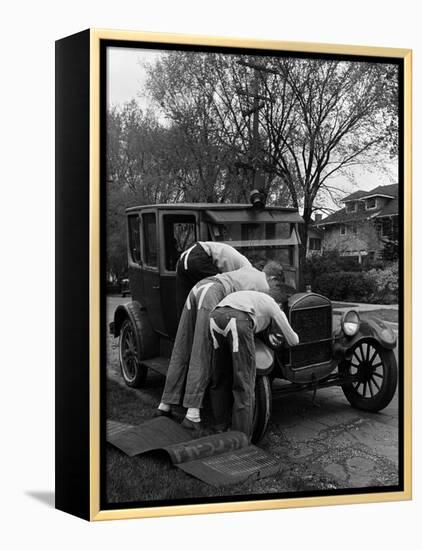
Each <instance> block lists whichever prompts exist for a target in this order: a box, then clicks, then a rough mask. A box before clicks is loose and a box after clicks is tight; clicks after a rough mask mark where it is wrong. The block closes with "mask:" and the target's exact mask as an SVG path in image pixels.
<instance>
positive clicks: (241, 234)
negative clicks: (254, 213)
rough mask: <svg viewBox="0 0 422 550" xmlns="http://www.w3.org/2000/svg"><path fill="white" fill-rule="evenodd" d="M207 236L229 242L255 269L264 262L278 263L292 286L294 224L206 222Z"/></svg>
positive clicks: (295, 246)
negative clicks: (208, 232)
mask: <svg viewBox="0 0 422 550" xmlns="http://www.w3.org/2000/svg"><path fill="white" fill-rule="evenodd" d="M209 230H210V234H211V239H212V240H214V241H219V242H225V243H227V244H230V245H231V246H233V247H234V248H236V249H237V250H239V252H241V253H242V254H243V255H244V256H246V257H247V258H248V260H249V261H250V262H251V264H252V265H253V266H254V267H256V268H257V269H262V268H263V267H264V265H265V264H266V263H267V262H268V261H275V262H278V263H280V264H281V265H282V266H283V268H284V271H285V275H286V283H287V284H289V285H291V286H294V287H295V286H296V263H295V262H296V260H295V250H296V249H297V245H298V243H299V239H298V236H297V232H296V229H295V224H293V223H289V222H270V223H267V222H265V223H264V222H262V223H241V222H236V223H227V224H216V223H210V224H209Z"/></svg>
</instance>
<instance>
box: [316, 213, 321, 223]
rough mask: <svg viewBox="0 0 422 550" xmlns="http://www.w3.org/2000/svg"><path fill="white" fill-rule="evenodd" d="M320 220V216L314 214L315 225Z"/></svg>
mask: <svg viewBox="0 0 422 550" xmlns="http://www.w3.org/2000/svg"><path fill="white" fill-rule="evenodd" d="M321 220H322V214H315V223H319V222H320V221H321Z"/></svg>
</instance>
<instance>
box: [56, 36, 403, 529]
mask: <svg viewBox="0 0 422 550" xmlns="http://www.w3.org/2000/svg"><path fill="white" fill-rule="evenodd" d="M84 33H85V34H83V33H81V35H82V34H83V38H82V39H81V41H80V45H79V46H77V47H76V48H75V52H76V53H75V54H73V53H72V51H73V50H72V48H74V45H73V42H72V37H69V38H66V39H63V40H61V41H59V42H58V43H57V44H58V45H57V48H58V58H57V59H58V61H57V71H58V80H57V86H58V103H59V107H58V109H59V110H58V113H57V116H58V117H59V120H58V125H59V129H58V136H57V139H58V140H59V142H61V140H64V143H63V146H60V147H59V148H58V152H57V155H58V157H57V158H58V165H59V167H58V173H57V179H58V180H59V191H58V194H57V200H58V201H59V202H60V200H62V195H61V190H62V189H63V188H64V186H69V185H70V182H69V181H64V180H65V179H66V178H65V176H64V175H63V174H64V172H61V171H60V170H63V171H64V170H65V169H66V166H69V164H66V162H67V161H64V160H62V159H64V158H65V155H67V154H70V153H69V152H68V151H66V148H67V145H66V142H65V138H64V137H63V134H62V133H60V132H61V131H62V130H61V128H60V125H61V124H62V125H63V126H66V124H70V123H71V121H70V119H67V118H66V116H68V117H70V116H72V115H70V114H68V115H66V113H65V111H66V101H67V100H66V97H65V92H63V93H62V92H61V91H60V90H61V87H63V86H66V83H67V82H68V81H69V78H70V77H67V76H66V65H65V64H66V63H69V71H72V70H73V71H74V70H75V67H77V66H78V62H79V61H78V59H79V60H80V55H81V52H82V53H83V55H84V56H86V62H87V63H88V69H87V70H88V73H87V74H85V76H84V79H83V82H82V83H81V87H80V90H85V91H86V92H87V93H88V94H89V97H88V98H85V99H86V101H88V102H89V120H87V121H86V126H87V127H89V151H88V152H87V155H88V158H89V169H88V170H89V182H88V185H89V197H87V195H86V189H85V191H83V190H81V193H85V195H84V196H85V199H86V201H89V211H88V210H87V212H86V214H85V215H88V220H87V221H86V224H85V225H84V227H89V234H86V242H87V246H88V249H87V250H86V253H88V258H89V259H88V262H89V265H88V266H87V265H85V264H84V265H83V266H81V269H84V270H85V271H87V282H88V284H89V290H88V289H87V294H86V293H85V295H84V296H85V298H84V299H85V300H86V298H87V296H88V299H89V308H88V309H89V326H88V324H86V325H84V326H83V327H80V330H81V331H84V332H83V335H84V336H83V337H84V338H85V340H84V341H85V343H86V345H87V346H89V353H88V354H87V353H86V352H87V349H88V348H87V347H86V346H85V348H84V351H83V353H84V354H85V355H83V357H84V358H85V359H84V364H83V365H81V367H80V368H81V369H83V374H81V376H82V378H83V381H84V382H83V384H85V385H86V388H85V391H86V392H87V394H86V396H85V397H87V396H89V401H88V402H87V403H86V406H87V407H89V420H88V425H86V424H84V427H83V428H82V427H81V428H80V431H79V432H76V431H75V433H74V435H73V436H71V437H70V438H69V445H70V444H72V442H73V443H74V442H75V441H76V439H77V437H79V435H80V434H81V433H83V434H84V437H85V439H84V441H85V443H86V441H87V439H86V437H87V438H88V441H89V448H88V449H87V453H85V454H84V455H83V457H84V458H83V459H82V458H81V460H83V461H84V462H83V465H81V464H79V465H77V466H74V464H76V462H74V463H72V460H73V461H78V460H79V459H78V458H75V457H74V456H73V455H72V453H70V454H69V449H68V448H67V447H66V445H67V443H66V442H64V441H63V440H62V439H61V436H60V434H59V433H58V432H59V431H60V430H64V432H65V433H64V435H63V437H66V430H67V429H70V430H74V429H75V430H76V428H75V427H71V425H70V424H71V422H70V419H69V416H70V415H71V414H72V411H71V410H69V407H70V405H69V407H68V404H67V398H66V395H65V394H66V392H67V391H69V385H68V384H70V383H73V382H72V381H69V380H66V381H65V380H62V377H63V376H66V375H63V370H65V369H66V368H68V365H66V359H65V358H64V355H65V354H66V350H68V346H69V345H73V346H74V345H76V344H75V341H74V342H73V344H68V343H66V338H67V336H66V332H65V327H64V326H63V327H62V326H60V327H59V329H58V331H59V333H58V339H59V342H60V346H59V352H58V353H59V355H58V356H57V359H56V369H57V372H58V383H57V390H56V391H57V394H58V397H57V399H58V402H59V405H58V406H57V407H58V413H57V415H58V416H57V417H56V425H57V430H58V432H57V433H58V436H57V437H58V439H59V443H58V446H59V450H58V451H57V459H56V460H57V463H58V472H57V477H56V479H57V481H56V487H57V488H56V491H57V494H58V499H57V500H58V502H57V507H58V508H60V509H62V510H65V511H69V512H70V513H74V514H75V515H79V516H81V517H84V518H85V519H89V520H91V521H104V520H112V519H126V518H147V517H156V516H175V515H186V514H210V513H219V512H234V511H244V510H266V509H268V510H269V509H282V508H296V507H309V506H327V505H335V504H337V505H338V504H356V503H365V502H385V501H398V500H408V499H411V498H412V438H411V433H412V403H411V393H412V391H411V390H412V382H411V349H412V340H411V305H412V294H411V293H412V276H411V271H412V262H411V250H412V219H411V206H412V188H411V185H412V183H411V181H412V150H411V149H412V51H411V50H409V49H397V48H380V47H370V46H350V45H334V44H317V43H306V42H283V41H268V40H250V39H246V38H245V39H242V38H236V39H233V38H223V37H207V36H195V35H192V36H187V35H179V34H165V33H150V32H135V31H117V30H106V29H90V30H88V31H84ZM75 36H76V37H77V36H78V35H75ZM77 40H79V39H77ZM101 41H107V43H108V44H110V43H112V42H113V41H115V42H116V43H118V42H139V43H142V46H143V47H147V45H148V43H155V44H157V43H159V44H162V45H163V47H164V46H165V45H166V44H173V45H174V44H177V45H181V46H197V47H198V46H207V47H209V46H211V47H215V48H228V47H229V48H232V49H254V50H274V51H284V52H301V53H310V54H315V53H316V54H327V55H344V56H363V57H365V56H369V57H385V58H387V57H388V58H394V59H398V60H401V61H402V62H403V98H402V100H403V112H402V124H403V152H402V155H403V156H402V174H403V192H404V196H403V212H404V214H405V223H404V231H403V243H402V246H403V258H402V262H403V279H402V285H403V303H402V306H403V317H402V321H403V327H402V330H403V333H402V334H403V341H402V342H401V346H402V347H403V365H400V368H402V369H403V374H402V376H403V378H402V380H403V387H402V389H401V390H402V403H401V404H402V407H403V410H402V415H403V425H402V430H403V431H402V438H403V457H402V458H403V461H402V467H403V484H402V489H401V490H398V491H392V492H370V493H366V494H365V493H362V492H359V493H350V494H347V493H346V494H345V492H343V494H335V495H326V496H314V497H301V496H298V497H294V498H288V499H285V498H275V499H274V498H271V499H268V500H247V501H237V502H236V501H234V502H232V501H230V502H214V503H199V504H186V505H180V504H176V505H173V504H169V505H166V506H148V507H140V508H137V507H127V508H125V507H122V508H118V509H107V510H105V509H101V506H100V491H101V473H100V472H101V469H100V461H101V459H102V457H101V441H100V421H101V403H100V396H101V391H102V387H101V382H100V380H101V378H100V372H101V357H100V349H101V330H102V328H101V316H100V311H101V310H100V297H101V295H100V292H101V289H100V284H99V281H100V270H101V262H100V230H101V225H100V215H101V208H102V202H101V181H100V154H101V151H100V133H101V127H100V121H101V113H100V105H101V101H100V98H101V86H102V85H104V82H102V80H101V62H100V45H101ZM87 45H88V48H87ZM78 48H79V49H78ZM66 52H70V53H66ZM78 56H79V58H78ZM85 73H86V71H85ZM73 74H74V73H73ZM63 75H64V76H63ZM87 79H88V82H87ZM87 86H88V87H89V89H87ZM81 93H82V92H81ZM74 114H75V112H73V115H74ZM86 114H87V113H86V111H85V112H84V113H82V114H81V116H82V117H84V116H86ZM60 117H61V118H60ZM62 119H63V122H61V120H62ZM81 131H82V130H81ZM83 131H86V128H85V130H83ZM81 146H82V145H81ZM84 146H86V144H85V145H84ZM69 162H70V161H69ZM76 192H77V191H75V193H76ZM80 196H82V195H80ZM85 199H84V200H85ZM63 200H65V199H63ZM77 200H78V199H77V198H76V196H75V197H74V198H73V199H72V198H69V201H75V202H76V201H77ZM70 204H72V205H73V203H71V202H69V203H67V204H66V205H64V206H63V208H68V207H69V205H70ZM76 206H77V205H76V204H75V207H76ZM57 223H58V225H59V227H60V231H62V232H63V233H66V231H67V232H69V231H70V228H69V226H68V225H65V222H64V221H63V210H61V209H60V208H59V213H58V218H57ZM88 243H89V245H88ZM62 244H63V242H62V241H61V240H60V239H59V242H58V246H61V245H62ZM63 246H64V245H63ZM86 258H87V256H86V255H85V260H84V261H86ZM71 259H72V261H73V262H75V261H76V262H78V261H81V260H79V259H78V257H77V256H75V257H72V258H71ZM61 261H62V260H61V257H59V258H58V267H57V269H58V272H57V277H58V279H59V284H58V290H57V292H58V295H61V294H60V293H64V287H65V286H66V284H67V281H65V280H64V279H63V277H65V275H64V274H63V272H64V271H65V268H64V267H63V266H61V265H60V262H61ZM63 261H64V260H63ZM60 280H63V283H60ZM58 307H59V308H60V305H59V306H58ZM75 307H76V309H77V305H76V306H75ZM81 308H82V305H81ZM80 311H82V309H81V310H80ZM57 314H58V316H59V318H60V319H61V317H62V315H64V313H63V310H60V309H58V310H57ZM72 319H73V322H74V323H75V322H76V323H77V322H78V321H77V312H75V313H74V317H73V318H72ZM87 329H88V332H87ZM78 330H79V329H78ZM69 361H70V359H69ZM75 368H79V367H75ZM87 369H88V372H89V374H87ZM81 372H82V371H81ZM74 383H75V388H74V389H75V390H77V387H76V385H77V384H78V383H80V381H79V382H75V381H74ZM66 384H67V389H66V387H65V385H66ZM70 389H72V388H70ZM74 399H77V396H74ZM84 402H85V401H84ZM84 407H85V405H84ZM84 410H85V409H83V411H84ZM83 411H82V414H84V412H83ZM78 434H79V435H78ZM82 444H83V443H81V445H82ZM87 461H88V462H87ZM80 470H82V471H83V476H82V477H83V479H82V478H80V479H79V483H80V484H81V486H82V485H83V487H81V490H80V491H79V492H78V495H79V496H75V495H73V497H67V496H66V494H67V493H68V492H69V491H70V487H71V484H72V483H75V479H76V476H77V475H79V474H78V472H79V471H80ZM65 476H68V478H69V479H68V481H65V480H64V477H65ZM86 482H88V483H86Z"/></svg>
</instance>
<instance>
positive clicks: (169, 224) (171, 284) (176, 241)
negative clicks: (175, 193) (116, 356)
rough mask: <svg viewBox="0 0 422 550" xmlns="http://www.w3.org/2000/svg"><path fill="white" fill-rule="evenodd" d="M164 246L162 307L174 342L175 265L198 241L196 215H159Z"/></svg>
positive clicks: (180, 213)
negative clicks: (184, 252) (181, 255)
mask: <svg viewBox="0 0 422 550" xmlns="http://www.w3.org/2000/svg"><path fill="white" fill-rule="evenodd" d="M160 224H161V228H162V230H161V234H162V235H163V242H162V243H161V248H160V266H161V267H160V272H161V289H160V292H161V303H162V309H163V311H165V312H166V314H165V318H164V324H165V327H166V333H167V334H168V335H169V336H170V337H171V338H174V336H175V335H176V332H177V322H178V319H177V311H176V265H177V260H178V259H179V257H180V254H181V253H182V252H183V251H185V250H187V249H188V248H189V247H190V246H192V244H193V243H194V242H195V241H196V240H197V235H198V213H197V212H195V211H193V210H188V211H186V210H185V211H183V210H180V211H179V210H172V211H163V212H160Z"/></svg>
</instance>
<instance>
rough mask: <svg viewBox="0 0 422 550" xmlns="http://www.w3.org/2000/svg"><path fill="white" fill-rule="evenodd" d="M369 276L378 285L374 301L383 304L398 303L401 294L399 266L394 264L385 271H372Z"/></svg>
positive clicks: (396, 263)
mask: <svg viewBox="0 0 422 550" xmlns="http://www.w3.org/2000/svg"><path fill="white" fill-rule="evenodd" d="M368 275H369V276H371V277H372V279H373V280H374V282H375V285H376V291H375V294H374V296H373V301H374V302H378V303H381V304H387V303H392V302H397V300H398V294H399V266H398V262H395V263H392V264H390V265H388V266H387V267H385V268H384V269H371V270H370V271H368Z"/></svg>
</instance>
